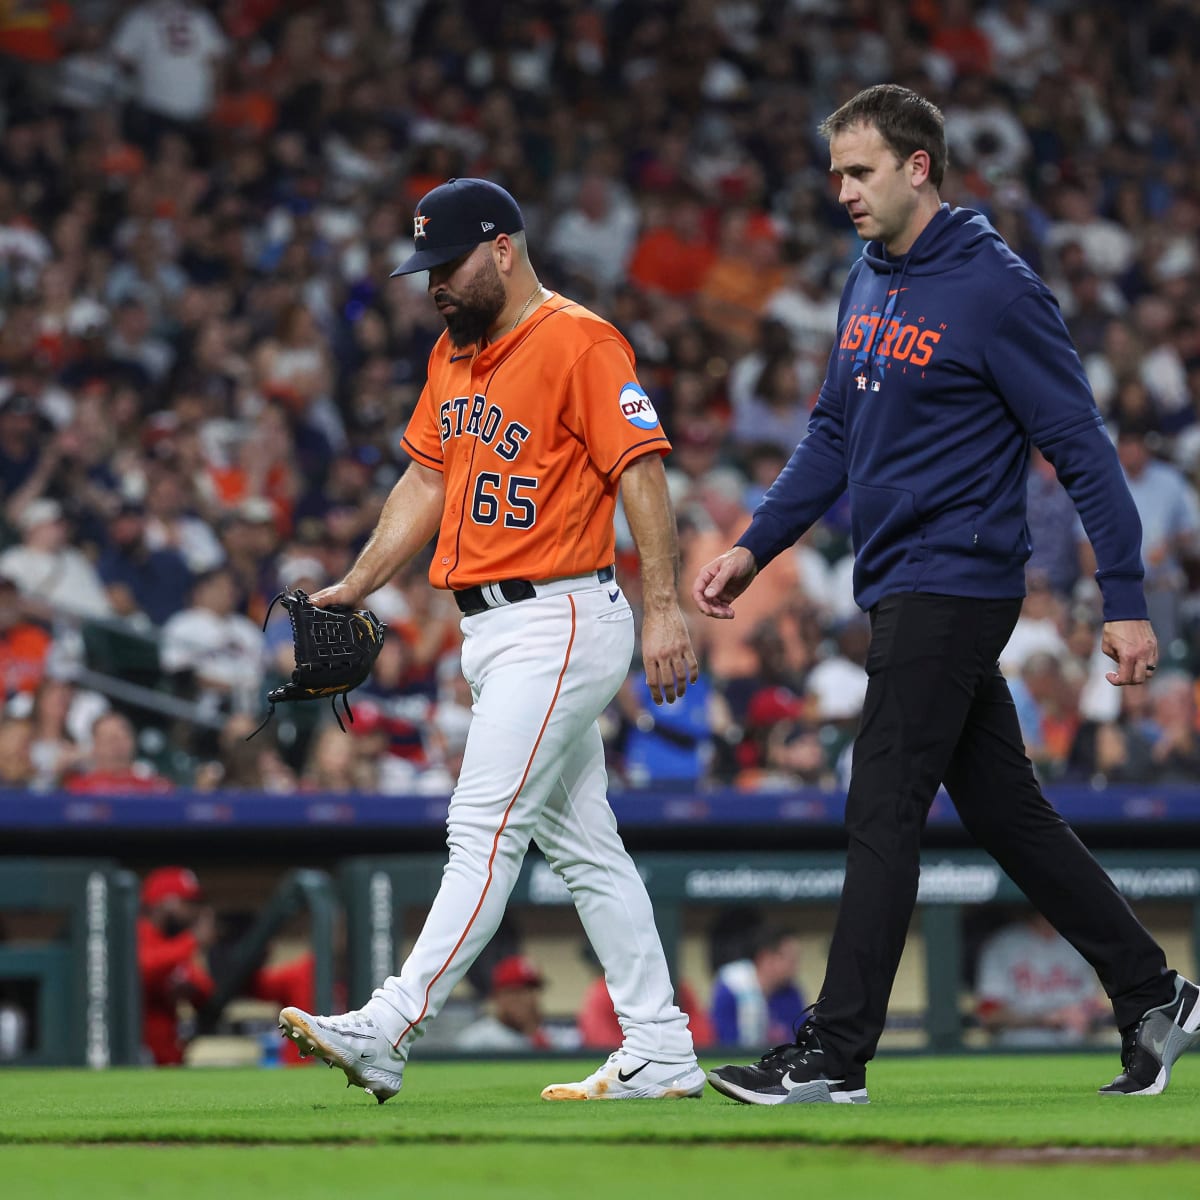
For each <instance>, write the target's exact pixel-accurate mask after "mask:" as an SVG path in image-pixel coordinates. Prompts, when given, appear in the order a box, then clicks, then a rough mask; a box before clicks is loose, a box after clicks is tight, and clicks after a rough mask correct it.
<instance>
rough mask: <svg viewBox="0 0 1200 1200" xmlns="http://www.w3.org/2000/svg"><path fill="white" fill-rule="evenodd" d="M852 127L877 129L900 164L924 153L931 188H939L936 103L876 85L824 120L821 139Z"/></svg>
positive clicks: (940, 139)
mask: <svg viewBox="0 0 1200 1200" xmlns="http://www.w3.org/2000/svg"><path fill="white" fill-rule="evenodd" d="M856 125H870V126H872V127H873V128H874V129H877V130H878V131H879V136H880V137H882V138H883V140H884V142H885V143H886V145H887V147H888V149H889V150H891V152H892V153H893V154H894V155H895V156H896V158H897V159H898V160H899V161H900V162H903V161H904V160H905V159H906V158H908V157H909V155H911V154H913V153H915V152H916V151H917V150H924V151H925V153H926V154H928V155H929V179H930V181H931V182H932V184H933V186H934V187H935V188H940V187H941V186H942V178H943V176H944V175H945V174H946V122H945V118H944V117H943V116H942V110H941V109H940V108H938V106H937V105H936V104H934V103H932V102H931V101H929V100H926V99H925V97H924V96H919V95H918V94H917V93H916V92H914V91H912V90H911V89H910V88H906V87H901V86H900V85H899V84H898V83H877V84H876V85H875V86H874V87H869V88H865V89H864V90H863V91H861V92H859V93H858V95H857V96H854V97H853V98H852V99H850V100H847V101H846V103H845V104H843V105H842V107H841V108H839V109H838V110H837V112H835V113H831V114H830V115H829V116H828V117H826V118H825V120H824V121H822V122H821V136H822V137H824V138H825V139H826V140H827V141H828V140H829V139H831V138H832V137H833V136H834V134H836V133H844V132H845V131H846V130H847V129H852V128H854V127H855V126H856Z"/></svg>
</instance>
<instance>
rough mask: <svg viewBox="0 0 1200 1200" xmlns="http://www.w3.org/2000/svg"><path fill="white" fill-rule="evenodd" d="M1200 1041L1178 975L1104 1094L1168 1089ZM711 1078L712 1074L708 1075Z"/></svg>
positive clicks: (1195, 1004) (1199, 1005)
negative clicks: (1171, 996)
mask: <svg viewBox="0 0 1200 1200" xmlns="http://www.w3.org/2000/svg"><path fill="white" fill-rule="evenodd" d="M1197 1041H1200V988H1197V987H1196V985H1195V984H1194V983H1192V982H1191V981H1190V980H1188V979H1184V977H1183V976H1182V975H1176V976H1175V998H1174V999H1173V1000H1171V1001H1170V1003H1168V1004H1164V1005H1163V1006H1162V1007H1161V1008H1152V1009H1151V1010H1150V1011H1149V1012H1148V1013H1146V1015H1145V1016H1143V1017H1142V1019H1141V1020H1140V1021H1138V1022H1137V1024H1136V1025H1130V1026H1129V1027H1128V1028H1127V1029H1124V1030H1122V1033H1121V1066H1123V1067H1124V1068H1125V1070H1124V1071H1122V1072H1121V1074H1120V1075H1118V1076H1117V1077H1116V1079H1114V1080H1113V1081H1112V1083H1110V1084H1109V1085H1108V1086H1107V1087H1102V1088H1101V1089H1100V1094H1101V1095H1102V1096H1157V1095H1158V1094H1159V1093H1160V1092H1165V1091H1166V1090H1167V1083H1168V1082H1169V1081H1170V1078H1171V1068H1172V1067H1173V1066H1174V1065H1175V1060H1176V1059H1177V1058H1178V1057H1179V1056H1180V1055H1181V1054H1182V1053H1183V1052H1184V1051H1185V1050H1190V1049H1191V1048H1192V1047H1193V1046H1194V1045H1195V1044H1196V1042H1197ZM709 1078H711V1076H710V1077H709Z"/></svg>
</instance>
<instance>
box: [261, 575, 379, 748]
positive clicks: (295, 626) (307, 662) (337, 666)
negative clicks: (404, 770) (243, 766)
mask: <svg viewBox="0 0 1200 1200" xmlns="http://www.w3.org/2000/svg"><path fill="white" fill-rule="evenodd" d="M277 603H278V604H282V605H283V607H284V608H286V609H287V613H288V616H289V617H290V618H291V622H292V646H293V649H294V650H295V655H296V669H295V670H294V671H293V672H292V677H291V679H289V680H288V682H287V683H283V684H280V685H279V687H277V688H273V689H272V690H271V691H270V692H268V693H267V703H268V704H270V706H271V711H270V712H269V713H267V718H266V721H263V723H262V725H260V726H259V727H258V729H256V730H255V731H254V733H258V731H259V729H262V728H263V726H264V725H266V723H267V721H269V720H270V719H271V717H272V716H274V714H275V705H276V704H279V703H280V702H281V701H284V700H319V699H321V698H322V697H324V696H330V697H332V704H333V715H334V716H335V717H337V723H338V725H339V726H340V727H341V729H342V731H343V732H345V729H346V727H345V725H343V724H342V718H341V716H340V715H339V713H338V710H337V698H338V697H339V696H341V698H342V707H343V709H344V710H345V713H346V716H347V717H348V718H349V720H350V723H351V724H353V723H354V713H353V712H351V710H350V701H349V699H348V698H347V693H348V692H350V691H353V689H354V688H356V687H358V685H359V684H360V683H362V682H363V680H364V679H366V677H367V676H368V675H369V674H370V673H371V667H372V666H374V664H375V659H376V657H377V656H378V654H379V649H380V647H381V646H382V645H383V634H384V630H386V629H387V626H386V625H385V624H384V623H383V622H382V621H380V619H379V618H378V617H377V616H376V615H375V614H374V613H373V612H371V611H370V610H369V609H365V608H349V607H347V606H346V605H344V604H336V605H331V606H330V607H329V608H318V607H317V606H316V605H315V604H313V602H312V601H311V600H310V599H309V598H308V596H307V595H306V594H305V593H304V592H302V591H301V590H300V589H299V588H296V589H295V590H294V591H291V592H280V593H279V595H278V596H276V597H275V599H274V600H272V601H271V607H270V608H268V609H267V616H268V617H269V616H270V615H271V609H273V608H274V607H275V605H276V604H277ZM266 624H267V622H266V619H265V618H264V620H263V628H264V629H265V628H266ZM250 736H251V737H253V736H254V734H253V733H252V734H251V735H250Z"/></svg>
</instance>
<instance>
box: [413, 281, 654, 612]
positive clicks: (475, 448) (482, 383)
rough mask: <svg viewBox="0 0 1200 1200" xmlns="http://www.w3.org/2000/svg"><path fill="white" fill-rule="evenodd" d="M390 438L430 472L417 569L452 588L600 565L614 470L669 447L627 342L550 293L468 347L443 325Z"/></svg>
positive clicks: (608, 546) (609, 548)
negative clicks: (434, 517) (434, 489)
mask: <svg viewBox="0 0 1200 1200" xmlns="http://www.w3.org/2000/svg"><path fill="white" fill-rule="evenodd" d="M557 396H560V397H562V407H561V409H559V410H557V411H556V410H555V409H554V408H553V407H552V406H551V403H550V401H551V399H552V398H553V397H557ZM401 444H402V445H403V447H404V449H405V451H406V452H407V453H408V454H409V455H411V456H412V458H413V459H414V460H415V461H416V462H419V463H421V464H423V465H424V466H426V467H429V468H431V469H433V470H435V471H440V472H441V473H442V475H443V478H444V482H445V488H446V503H445V508H444V510H443V513H442V523H441V529H440V532H439V534H438V540H437V548H436V551H435V553H434V557H433V562H432V564H431V566H430V569H429V579H430V582H431V583H432V584H433V585H434V587H439V588H455V589H459V588H465V587H471V586H473V585H474V584H478V583H494V582H497V581H499V580H502V579H532V580H548V579H560V578H563V577H565V576H571V575H582V574H585V573H587V572H589V571H595V570H598V569H599V568H601V567H605V566H608V565H609V564H610V563H611V562H612V561H613V556H614V553H615V545H614V542H615V535H614V532H613V514H614V509H615V507H616V499H617V487H618V484H619V481H620V476H621V472H622V471H623V470H624V469H625V467H626V466H628V465H629V463H631V462H632V461H633V460H634V459H636V458H639V457H641V455H643V454H646V453H648V452H653V453H657V454H660V455H665V454H666V453H667V452H668V451H669V450H670V448H671V445H670V442H668V441H667V438H666V435H665V434H664V433H663V430H662V426H661V425H660V424H659V420H658V416H657V414H656V413H655V411H654V406H653V404H652V403H651V401H650V398H649V397H648V396H647V395H646V393H645V391H644V390H643V389H642V387H641V385H640V384H639V383H638V382H637V375H636V373H635V371H634V353H633V349H632V348H631V347H630V345H629V343H628V342H627V341H626V340H625V338H623V337H622V336H621V334H620V333H619V332H618V331H617V330H616V329H615V328H614V327H613V326H612V325H610V324H609V323H608V322H607V321H605V320H603V319H602V318H601V317H598V316H596V314H595V313H592V312H589V311H588V310H587V309H586V308H584V307H583V306H582V305H579V304H576V303H575V302H574V301H572V300H567V299H565V298H563V297H561V296H557V295H555V296H551V298H550V299H549V300H547V301H545V302H544V303H543V304H541V305H540V306H539V307H538V308H537V309H535V310H534V312H533V313H532V314H531V315H530V317H529V318H528V319H527V320H525V321H523V322H522V323H521V324H520V325H518V326H517V328H516V329H515V330H514V331H513V332H512V333H510V334H506V335H505V336H503V337H501V338H499V339H497V340H496V341H495V342H492V343H491V344H489V345H487V346H484V347H483V348H482V349H480V348H479V347H470V348H456V347H455V346H454V345H453V344H452V343H451V341H450V338H449V336H448V335H447V334H445V333H443V334H442V336H441V338H439V339H438V342H437V345H436V346H434V348H433V352H432V353H431V354H430V356H429V378H428V381H427V382H426V384H425V387H424V389H423V390H422V392H421V398H420V400H419V401H418V402H417V407H416V409H415V411H414V412H413V415H412V418H411V420H410V421H409V424H408V428H407V429H406V430H405V432H404V437H403V440H402V443H401Z"/></svg>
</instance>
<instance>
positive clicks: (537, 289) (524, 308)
mask: <svg viewBox="0 0 1200 1200" xmlns="http://www.w3.org/2000/svg"><path fill="white" fill-rule="evenodd" d="M541 291H542V285H541V284H540V283H539V284H538V285H537V287H535V288H534V289H533V295H531V296H530V297H529V299H528V300H526V301H525V303H524V304H523V305H522V306H521V311H520V312H519V313H517V319H516V320H515V321H514V322H513V323H512V324H511V325H510V326H509V327H508V332H509V333H512V331H513V330H514V329H516V327H517V326H518V325H520V323H521V318H522V317H523V316H524V315H525V313H526V312H527V311H528V309H529V306H530V305H531V304H532V303H533V300H534V297H535V296H538V295H540V294H541Z"/></svg>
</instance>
